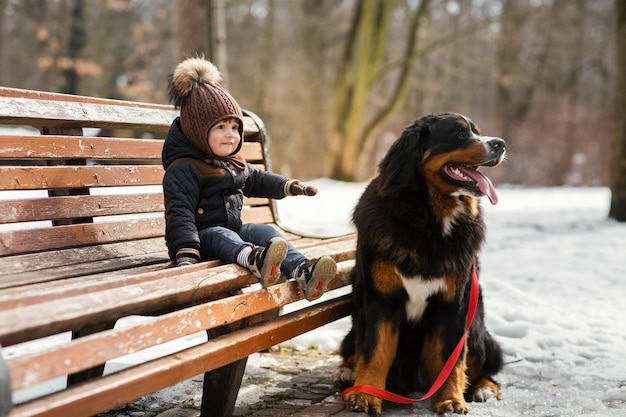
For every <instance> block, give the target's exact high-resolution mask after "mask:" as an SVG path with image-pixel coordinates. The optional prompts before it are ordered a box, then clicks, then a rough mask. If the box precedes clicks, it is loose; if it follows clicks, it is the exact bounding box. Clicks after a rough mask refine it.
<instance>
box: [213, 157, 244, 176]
mask: <svg viewBox="0 0 626 417" xmlns="http://www.w3.org/2000/svg"><path fill="white" fill-rule="evenodd" d="M204 162H206V163H207V164H209V165H213V166H216V167H218V168H221V167H222V165H221V162H224V163H225V164H226V165H228V166H231V167H233V168H234V169H236V170H238V171H242V172H243V171H245V170H246V163H245V161H242V160H241V159H238V158H237V157H235V156H234V155H228V156H220V157H213V158H211V157H208V158H207V159H205V160H204Z"/></svg>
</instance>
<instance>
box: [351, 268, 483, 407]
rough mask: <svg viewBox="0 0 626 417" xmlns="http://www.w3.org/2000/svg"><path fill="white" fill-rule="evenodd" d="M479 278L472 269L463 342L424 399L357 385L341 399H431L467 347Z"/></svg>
mask: <svg viewBox="0 0 626 417" xmlns="http://www.w3.org/2000/svg"><path fill="white" fill-rule="evenodd" d="M478 291H479V290H478V276H477V274H476V265H474V266H473V267H472V286H471V288H470V299H469V305H468V307H467V319H466V321H465V332H463V336H461V340H459V343H457V345H456V347H455V348H454V350H453V351H452V354H451V355H450V357H449V358H448V360H447V361H446V363H445V364H444V365H443V368H442V369H441V372H439V376H437V379H435V382H433V385H432V386H431V387H430V389H429V390H428V392H427V393H426V394H424V395H423V396H422V397H420V398H418V399H413V398H407V397H403V396H401V395H397V394H394V393H392V392H389V391H387V390H384V389H382V388H377V387H374V386H371V385H355V386H353V387H350V388H347V389H346V390H344V391H343V392H342V393H341V399H342V400H344V401H345V400H346V395H348V394H350V393H351V392H362V393H364V394H370V395H373V396H375V397H378V398H381V399H383V400H387V401H392V402H394V403H398V404H413V403H416V402H418V401H424V400H425V399H427V398H430V397H431V396H432V395H433V394H434V393H435V392H437V390H438V389H439V388H441V386H442V385H443V383H444V382H445V381H446V379H448V377H449V376H450V373H451V372H452V369H454V365H456V362H457V361H458V360H459V357H460V356H461V352H462V351H463V346H465V338H466V336H467V331H468V330H469V328H470V326H471V325H472V321H473V320H474V314H475V313H476V307H477V306H478Z"/></svg>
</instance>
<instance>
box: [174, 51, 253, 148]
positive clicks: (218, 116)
mask: <svg viewBox="0 0 626 417" xmlns="http://www.w3.org/2000/svg"><path fill="white" fill-rule="evenodd" d="M221 79H222V76H221V74H220V72H219V71H218V69H217V68H216V67H215V65H213V64H212V63H211V62H209V61H207V60H205V59H203V58H189V59H186V60H185V61H183V62H181V63H180V64H178V66H177V67H176V69H175V70H174V73H173V74H172V76H171V78H170V84H169V93H170V98H171V100H172V101H173V102H174V105H175V106H177V107H180V127H181V129H182V131H183V134H184V135H185V136H186V137H187V139H189V141H190V142H191V143H192V144H193V145H194V146H195V147H196V148H198V149H200V150H201V151H202V152H204V153H205V154H206V155H208V156H210V157H212V156H214V155H213V152H212V151H211V148H210V147H209V142H208V134H209V130H210V129H211V128H212V127H213V125H215V124H216V123H217V122H220V121H222V120H226V119H230V118H233V119H237V120H238V121H239V135H240V136H241V141H240V142H239V146H238V147H237V149H235V150H234V151H233V152H232V153H231V155H234V154H236V153H237V152H239V150H240V149H241V145H242V142H243V113H242V112H241V107H239V104H238V103H237V101H235V99H234V98H233V96H231V95H230V93H229V92H228V91H226V89H225V88H224V87H222V86H221V85H220V84H219V81H220V80H221Z"/></svg>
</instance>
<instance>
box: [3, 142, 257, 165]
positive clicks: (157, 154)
mask: <svg viewBox="0 0 626 417" xmlns="http://www.w3.org/2000/svg"><path fill="white" fill-rule="evenodd" d="M0 144H1V145H2V146H0V159H5V158H6V159H20V160H26V159H95V160H115V159H121V160H133V159H140V160H150V159H154V160H155V161H157V163H160V162H161V150H162V149H163V140H160V139H129V138H112V137H90V136H56V135H45V136H15V135H7V136H0ZM240 153H241V155H242V156H243V157H244V158H246V160H248V161H262V160H263V150H262V148H261V144H260V143H258V142H244V144H243V146H242V148H241V151H240Z"/></svg>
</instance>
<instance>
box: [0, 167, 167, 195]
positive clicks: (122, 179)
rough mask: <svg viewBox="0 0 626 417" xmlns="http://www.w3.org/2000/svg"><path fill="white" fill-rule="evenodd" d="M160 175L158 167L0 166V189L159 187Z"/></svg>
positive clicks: (160, 169) (160, 168)
mask: <svg viewBox="0 0 626 417" xmlns="http://www.w3.org/2000/svg"><path fill="white" fill-rule="evenodd" d="M163 173H164V171H163V168H162V167H161V166H158V165H145V166H143V165H121V166H104V165H94V166H65V167H64V166H39V167H15V166H0V190H43V189H58V188H63V189H71V188H85V187H120V186H131V185H160V184H161V182H162V180H163Z"/></svg>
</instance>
